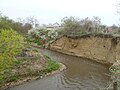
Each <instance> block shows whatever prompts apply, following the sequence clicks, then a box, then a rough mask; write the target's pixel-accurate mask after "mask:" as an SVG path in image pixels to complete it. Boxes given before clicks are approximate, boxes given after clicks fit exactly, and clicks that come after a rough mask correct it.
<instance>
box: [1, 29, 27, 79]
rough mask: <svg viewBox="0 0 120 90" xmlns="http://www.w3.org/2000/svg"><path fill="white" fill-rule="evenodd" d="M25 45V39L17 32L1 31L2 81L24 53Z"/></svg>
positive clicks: (10, 30)
mask: <svg viewBox="0 0 120 90" xmlns="http://www.w3.org/2000/svg"><path fill="white" fill-rule="evenodd" d="M24 44H25V42H24V38H23V37H22V36H21V35H19V34H18V33H17V32H16V31H14V30H12V29H9V30H3V29H0V80H1V79H2V78H3V76H4V72H5V70H6V69H8V68H10V67H11V66H12V64H13V62H14V61H15V60H16V58H15V57H16V55H18V54H19V53H21V52H22V49H23V48H24Z"/></svg>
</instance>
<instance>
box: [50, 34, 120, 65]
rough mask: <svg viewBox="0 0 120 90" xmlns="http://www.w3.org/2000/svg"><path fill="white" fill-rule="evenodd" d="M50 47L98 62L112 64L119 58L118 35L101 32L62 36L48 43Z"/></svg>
mask: <svg viewBox="0 0 120 90" xmlns="http://www.w3.org/2000/svg"><path fill="white" fill-rule="evenodd" d="M50 49H51V50H55V51H59V52H62V53H65V54H69V55H74V56H79V57H84V58H89V59H91V60H94V61H97V62H100V63H105V64H113V63H114V62H116V61H118V60H120V37H117V36H112V35H103V34H98V35H84V36H81V37H80V36H79V37H78V36H75V37H71V36H62V37H61V38H59V39H57V40H56V41H54V42H53V43H51V44H50Z"/></svg>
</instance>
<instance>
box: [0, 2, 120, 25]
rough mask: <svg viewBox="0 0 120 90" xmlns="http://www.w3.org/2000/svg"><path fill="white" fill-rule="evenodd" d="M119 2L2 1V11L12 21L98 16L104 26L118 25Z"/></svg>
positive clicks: (50, 20)
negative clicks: (32, 18) (29, 18)
mask: <svg viewBox="0 0 120 90" xmlns="http://www.w3.org/2000/svg"><path fill="white" fill-rule="evenodd" d="M116 5H117V0H0V11H1V12H2V14H3V15H6V16H8V17H9V18H11V19H14V20H15V19H17V18H19V17H22V18H26V17H29V16H34V17H35V18H36V19H38V21H39V22H40V24H43V23H45V24H48V23H54V22H60V21H61V19H62V18H63V17H65V16H75V17H79V18H85V17H90V18H92V17H93V16H98V17H99V18H101V19H102V23H103V24H107V25H112V24H118V23H119V21H118V19H119V15H118V14H117V6H116Z"/></svg>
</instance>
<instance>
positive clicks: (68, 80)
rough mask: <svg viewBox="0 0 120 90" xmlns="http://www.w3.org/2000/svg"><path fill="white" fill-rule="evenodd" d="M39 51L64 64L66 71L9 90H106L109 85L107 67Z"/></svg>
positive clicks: (45, 50) (51, 52)
mask: <svg viewBox="0 0 120 90" xmlns="http://www.w3.org/2000/svg"><path fill="white" fill-rule="evenodd" d="M40 51H41V52H42V53H43V54H45V55H48V56H49V57H50V58H51V59H53V60H55V61H57V62H61V63H63V64H65V65H66V67H67V69H66V70H64V71H63V72H60V73H57V74H54V75H51V76H47V77H45V78H43V79H38V80H34V81H31V82H27V83H25V84H22V85H19V86H15V87H13V88H10V89H9V90H106V88H107V87H108V85H109V84H110V81H111V80H110V72H109V66H107V65H103V64H100V63H96V62H93V61H92V60H88V59H83V58H79V57H74V56H70V55H65V54H62V53H59V52H55V51H51V50H47V49H40Z"/></svg>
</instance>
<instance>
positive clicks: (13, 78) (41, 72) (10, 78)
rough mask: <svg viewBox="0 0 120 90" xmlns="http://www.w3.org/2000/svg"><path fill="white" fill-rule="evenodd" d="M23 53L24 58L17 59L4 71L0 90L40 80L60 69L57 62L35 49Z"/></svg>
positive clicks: (0, 81)
mask: <svg viewBox="0 0 120 90" xmlns="http://www.w3.org/2000/svg"><path fill="white" fill-rule="evenodd" d="M25 53H26V55H25V56H24V57H17V61H15V62H14V65H13V66H12V67H11V68H9V69H6V70H5V71H6V73H5V74H3V77H4V78H2V79H1V80H0V90H1V89H6V88H9V87H12V86H15V85H19V84H22V83H24V82H28V81H30V80H34V79H38V78H42V77H44V76H46V75H49V74H50V73H51V72H53V71H56V70H58V69H59V68H60V66H59V64H58V63H57V62H55V61H53V60H51V59H50V58H49V57H48V56H46V55H42V54H41V53H40V52H38V51H37V50H35V49H33V50H32V51H31V50H28V51H26V52H25Z"/></svg>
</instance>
